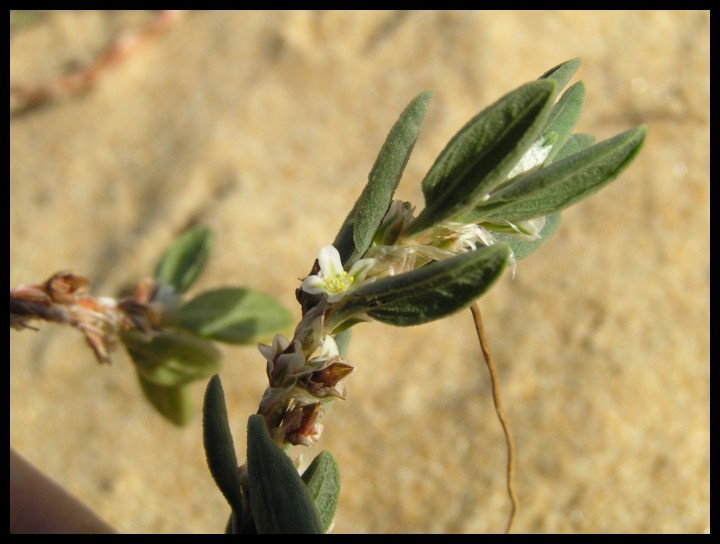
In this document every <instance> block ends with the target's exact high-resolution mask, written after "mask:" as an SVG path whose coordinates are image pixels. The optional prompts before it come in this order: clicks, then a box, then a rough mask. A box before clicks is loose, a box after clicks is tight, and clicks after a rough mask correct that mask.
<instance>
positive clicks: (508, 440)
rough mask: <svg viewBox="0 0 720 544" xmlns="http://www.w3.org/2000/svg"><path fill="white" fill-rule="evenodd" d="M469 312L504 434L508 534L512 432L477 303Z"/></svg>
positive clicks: (515, 503)
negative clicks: (506, 453) (506, 452)
mask: <svg viewBox="0 0 720 544" xmlns="http://www.w3.org/2000/svg"><path fill="white" fill-rule="evenodd" d="M470 311H471V312H472V316H473V321H475V330H476V331H477V335H478V340H479V341H480V349H482V352H483V357H485V363H486V364H487V367H488V371H489V372H490V381H491V382H492V395H493V401H494V403H495V412H496V413H497V416H498V420H500V425H501V426H502V429H503V432H504V433H505V444H506V446H507V451H508V461H507V491H508V496H509V497H510V516H509V517H508V522H507V526H506V528H505V532H506V533H510V532H511V531H512V528H513V524H514V522H515V518H516V517H517V513H518V510H519V509H520V501H519V499H518V496H517V493H516V491H515V457H516V449H515V438H514V437H513V434H512V430H511V429H510V422H509V421H508V418H507V415H506V414H505V408H504V407H503V402H502V395H501V394H500V377H499V376H498V371H497V367H496V366H495V361H494V359H493V357H492V354H491V353H490V345H489V343H488V339H487V336H486V335H485V327H484V326H483V322H482V316H481V315H480V307H479V306H478V305H477V303H473V305H472V306H470Z"/></svg>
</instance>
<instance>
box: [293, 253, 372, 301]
mask: <svg viewBox="0 0 720 544" xmlns="http://www.w3.org/2000/svg"><path fill="white" fill-rule="evenodd" d="M318 263H319V264H320V272H319V273H318V274H317V275H312V276H308V277H307V278H305V279H304V280H303V282H302V286H301V289H302V290H303V291H305V292H306V293H310V294H312V295H319V294H322V293H325V294H326V295H328V301H329V302H336V301H338V300H340V299H341V298H342V297H343V296H345V295H346V294H347V293H348V292H349V291H351V290H353V289H356V288H357V287H359V286H360V285H362V283H363V282H364V281H365V277H366V276H367V274H368V272H369V271H370V269H371V268H372V267H373V266H375V259H360V260H358V261H356V262H355V264H353V265H352V267H351V268H350V270H349V271H345V270H343V266H342V262H341V260H340V253H338V250H337V249H335V247H334V246H324V247H323V248H322V249H321V250H320V255H319V256H318Z"/></svg>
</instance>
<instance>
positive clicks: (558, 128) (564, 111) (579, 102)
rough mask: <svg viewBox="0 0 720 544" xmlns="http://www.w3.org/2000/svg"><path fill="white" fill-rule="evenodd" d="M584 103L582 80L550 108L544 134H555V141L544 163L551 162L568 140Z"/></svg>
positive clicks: (547, 135)
mask: <svg viewBox="0 0 720 544" xmlns="http://www.w3.org/2000/svg"><path fill="white" fill-rule="evenodd" d="M584 103H585V86H584V85H583V83H582V81H578V82H577V83H575V85H572V86H571V87H570V88H569V89H568V90H567V91H565V92H564V93H563V94H562V96H561V97H560V100H558V101H557V104H555V105H554V106H553V108H552V109H551V110H550V115H549V116H548V121H547V124H546V125H545V129H544V130H543V136H544V137H546V138H547V137H550V135H551V134H554V135H555V138H554V139H555V141H554V142H553V147H552V149H551V150H550V154H549V155H548V156H547V158H546V159H545V163H544V164H550V163H551V162H552V161H553V158H554V157H555V156H556V155H557V154H558V152H559V151H560V149H562V147H563V146H564V145H565V142H567V140H568V138H569V137H570V134H571V133H572V130H573V128H575V125H576V124H577V122H578V121H579V120H580V114H581V113H582V108H583V104H584Z"/></svg>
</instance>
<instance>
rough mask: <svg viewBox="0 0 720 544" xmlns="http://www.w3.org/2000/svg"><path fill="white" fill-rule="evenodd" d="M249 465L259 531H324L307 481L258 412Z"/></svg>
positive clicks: (251, 422)
mask: <svg viewBox="0 0 720 544" xmlns="http://www.w3.org/2000/svg"><path fill="white" fill-rule="evenodd" d="M247 468H248V483H249V495H250V506H251V508H252V512H253V518H254V519H255V526H256V528H257V531H258V533H261V534H321V533H323V524H322V522H321V521H320V517H319V515H318V511H317V509H316V508H315V505H314V503H313V500H312V497H311V496H310V492H309V491H308V488H307V486H306V485H305V482H303V480H302V479H301V478H300V475H299V474H298V473H297V470H296V469H295V465H293V463H292V461H291V460H290V458H289V457H288V456H287V455H285V453H284V452H283V450H282V449H280V447H279V446H278V445H277V444H275V442H273V440H272V438H271V437H270V434H269V433H268V429H267V425H266V423H265V418H264V417H263V416H261V415H257V414H256V415H252V416H250V419H249V420H248V440H247Z"/></svg>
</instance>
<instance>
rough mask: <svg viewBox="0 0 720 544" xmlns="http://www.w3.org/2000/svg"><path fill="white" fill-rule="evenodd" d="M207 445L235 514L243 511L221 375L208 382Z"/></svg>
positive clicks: (209, 458) (215, 475)
mask: <svg viewBox="0 0 720 544" xmlns="http://www.w3.org/2000/svg"><path fill="white" fill-rule="evenodd" d="M203 444H204V446H205V457H206V459H207V464H208V468H209V469H210V474H212V477H213V479H214V480H215V483H216V484H217V486H218V487H219V488H220V491H221V492H222V494H223V495H224V496H225V499H226V500H227V501H228V504H230V507H231V508H232V509H233V511H234V512H242V511H243V509H244V506H245V498H244V496H243V491H242V482H241V480H240V473H239V471H238V461H237V456H236V453H235V443H234V442H233V438H232V434H231V432H230V424H229V423H228V415H227V408H226V406H225V393H224V392H223V387H222V382H221V381H220V376H218V375H217V374H215V375H214V376H213V377H212V378H210V381H209V382H208V385H207V389H206V390H205V399H204V402H203Z"/></svg>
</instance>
